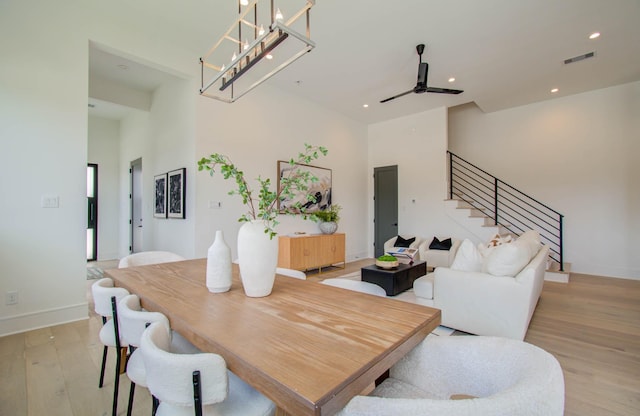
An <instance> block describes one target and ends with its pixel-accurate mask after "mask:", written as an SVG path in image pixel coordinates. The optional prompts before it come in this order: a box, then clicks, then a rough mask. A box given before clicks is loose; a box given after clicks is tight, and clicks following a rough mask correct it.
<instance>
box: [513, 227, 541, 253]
mask: <svg viewBox="0 0 640 416" xmlns="http://www.w3.org/2000/svg"><path fill="white" fill-rule="evenodd" d="M516 242H520V243H522V244H525V245H526V246H527V248H528V249H529V259H532V258H533V257H534V256H535V255H536V254H538V251H539V250H540V247H542V242H541V241H540V233H539V232H537V231H536V230H529V231H526V232H524V233H523V234H522V235H520V237H518V239H517V240H516Z"/></svg>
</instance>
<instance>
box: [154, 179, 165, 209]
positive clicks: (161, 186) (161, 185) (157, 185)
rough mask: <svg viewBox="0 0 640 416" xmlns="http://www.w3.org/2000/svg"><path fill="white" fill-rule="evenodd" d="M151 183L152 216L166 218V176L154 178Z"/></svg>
mask: <svg viewBox="0 0 640 416" xmlns="http://www.w3.org/2000/svg"><path fill="white" fill-rule="evenodd" d="M153 183H154V186H153V188H154V197H153V216H154V217H155V218H167V174H166V173H163V174H162V175H156V176H154V177H153Z"/></svg>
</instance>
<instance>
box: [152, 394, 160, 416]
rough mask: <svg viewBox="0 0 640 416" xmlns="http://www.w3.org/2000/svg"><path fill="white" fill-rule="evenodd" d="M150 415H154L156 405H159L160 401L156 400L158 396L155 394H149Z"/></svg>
mask: <svg viewBox="0 0 640 416" xmlns="http://www.w3.org/2000/svg"><path fill="white" fill-rule="evenodd" d="M151 403H152V404H151V416H156V412H157V411H158V406H159V405H160V402H159V401H158V398H157V397H156V396H153V395H152V396H151Z"/></svg>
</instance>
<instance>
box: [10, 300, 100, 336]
mask: <svg viewBox="0 0 640 416" xmlns="http://www.w3.org/2000/svg"><path fill="white" fill-rule="evenodd" d="M88 318H89V309H88V303H86V302H84V303H79V304H76V305H68V306H63V307H60V308H53V309H47V310H43V311H36V312H30V313H25V314H22V315H14V316H7V317H3V318H0V337H3V336H5V335H11V334H18V333H21V332H26V331H31V330H33V329H40V328H46V327H48V326H52V325H60V324H65V323H68V322H74V321H80V320H82V319H88Z"/></svg>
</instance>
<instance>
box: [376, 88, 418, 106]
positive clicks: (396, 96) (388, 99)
mask: <svg viewBox="0 0 640 416" xmlns="http://www.w3.org/2000/svg"><path fill="white" fill-rule="evenodd" d="M412 92H413V88H412V89H410V90H409V91H406V92H403V93H402V94H398V95H394V96H393V97H389V98H385V99H384V100H382V101H380V103H381V104H382V103H386V102H387V101H391V100H394V99H396V98H399V97H402V96H405V95H407V94H411V93H412Z"/></svg>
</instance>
